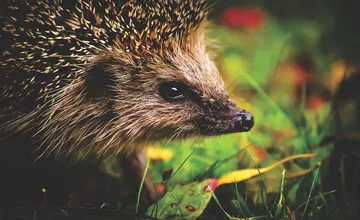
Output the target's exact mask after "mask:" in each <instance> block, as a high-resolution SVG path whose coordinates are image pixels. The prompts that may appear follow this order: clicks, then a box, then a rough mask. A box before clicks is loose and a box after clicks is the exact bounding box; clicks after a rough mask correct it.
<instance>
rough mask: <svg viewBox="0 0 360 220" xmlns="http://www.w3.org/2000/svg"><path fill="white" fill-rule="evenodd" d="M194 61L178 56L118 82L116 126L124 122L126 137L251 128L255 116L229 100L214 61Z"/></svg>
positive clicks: (165, 136) (157, 137)
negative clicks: (118, 122)
mask: <svg viewBox="0 0 360 220" xmlns="http://www.w3.org/2000/svg"><path fill="white" fill-rule="evenodd" d="M197 57H199V59H194V57H191V56H189V55H185V54H179V53H178V56H177V57H172V58H171V59H168V60H166V61H154V62H153V63H150V64H148V65H147V66H146V68H143V70H141V71H138V72H137V73H135V74H134V75H131V76H129V78H128V80H125V81H124V80H122V81H123V82H121V85H119V89H118V94H117V96H118V97H119V98H117V99H115V100H116V101H117V104H116V106H117V108H118V109H119V110H117V111H116V112H118V113H119V114H120V113H121V115H120V116H119V119H120V120H123V121H122V122H120V123H124V120H125V122H126V124H127V128H128V130H127V131H126V133H127V134H129V138H132V137H133V136H136V137H137V138H136V140H139V139H140V140H145V139H147V140H160V139H169V138H171V139H173V138H181V137H187V136H197V135H201V136H203V135H205V136H208V135H221V134H227V133H233V132H245V131H249V130H250V129H251V128H252V127H253V124H254V118H253V116H252V115H251V114H250V113H248V112H246V111H245V110H244V109H241V108H240V107H238V106H236V104H235V103H234V102H232V101H231V100H230V99H229V97H228V95H227V93H226V91H225V88H224V83H223V81H222V79H221V78H220V76H219V74H218V71H217V69H216V67H215V66H214V64H213V63H212V61H210V59H209V58H208V57H207V56H206V55H205V56H197ZM119 81H120V79H119ZM124 82H126V83H124ZM123 97H126V100H125V99H124V98H123ZM126 106H128V107H126ZM129 106H131V108H129ZM125 118H126V119H125ZM123 127H124V126H123ZM134 139H135V138H134Z"/></svg>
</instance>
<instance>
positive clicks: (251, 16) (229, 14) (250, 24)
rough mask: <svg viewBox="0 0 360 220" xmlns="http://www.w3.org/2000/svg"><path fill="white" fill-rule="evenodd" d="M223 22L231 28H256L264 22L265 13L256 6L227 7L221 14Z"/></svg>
mask: <svg viewBox="0 0 360 220" xmlns="http://www.w3.org/2000/svg"><path fill="white" fill-rule="evenodd" d="M222 21H223V23H224V24H225V25H226V26H228V27H231V28H247V29H257V28H259V27H261V26H262V25H263V24H264V22H265V14H264V12H263V11H262V10H261V9H258V8H229V9H227V10H226V11H225V12H224V14H223V16H222Z"/></svg>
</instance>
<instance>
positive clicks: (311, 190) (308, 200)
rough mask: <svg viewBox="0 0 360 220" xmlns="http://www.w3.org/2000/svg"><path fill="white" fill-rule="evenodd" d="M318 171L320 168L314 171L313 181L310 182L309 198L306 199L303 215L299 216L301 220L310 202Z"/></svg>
mask: <svg viewBox="0 0 360 220" xmlns="http://www.w3.org/2000/svg"><path fill="white" fill-rule="evenodd" d="M319 170H320V167H319V168H318V169H317V170H316V172H315V176H314V179H313V181H312V183H311V188H310V192H309V196H308V199H307V201H306V205H305V208H304V211H303V214H302V215H301V220H303V218H304V216H305V213H306V209H307V207H308V205H309V202H310V199H311V194H312V193H313V191H314V187H315V183H316V181H317V177H318V175H319Z"/></svg>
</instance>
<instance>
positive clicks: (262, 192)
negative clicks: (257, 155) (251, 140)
mask: <svg viewBox="0 0 360 220" xmlns="http://www.w3.org/2000/svg"><path fill="white" fill-rule="evenodd" d="M248 147H249V146H247V147H246V148H245V149H246V151H247V153H248V154H249V157H250V159H251V160H252V162H253V163H254V164H255V168H256V169H257V170H258V172H259V176H260V179H261V199H262V200H263V203H264V205H265V208H266V211H267V212H268V213H269V215H270V216H271V211H270V210H269V206H268V205H267V202H266V199H265V197H266V195H267V192H266V186H265V180H264V177H263V175H262V173H261V172H260V168H259V166H258V165H257V164H256V162H255V160H254V158H253V157H252V156H251V154H250V152H249V149H248ZM264 193H265V197H264Z"/></svg>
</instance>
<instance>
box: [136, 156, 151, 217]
mask: <svg viewBox="0 0 360 220" xmlns="http://www.w3.org/2000/svg"><path fill="white" fill-rule="evenodd" d="M149 166H150V158H148V159H147V162H146V167H145V171H144V174H143V177H142V179H141V183H140V187H139V192H138V196H137V200H136V207H135V214H136V216H135V219H136V220H137V219H138V212H139V204H140V196H141V191H142V188H143V186H144V182H145V178H146V174H147V171H148V169H149Z"/></svg>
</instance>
